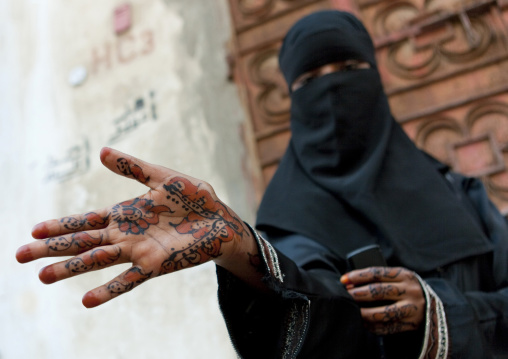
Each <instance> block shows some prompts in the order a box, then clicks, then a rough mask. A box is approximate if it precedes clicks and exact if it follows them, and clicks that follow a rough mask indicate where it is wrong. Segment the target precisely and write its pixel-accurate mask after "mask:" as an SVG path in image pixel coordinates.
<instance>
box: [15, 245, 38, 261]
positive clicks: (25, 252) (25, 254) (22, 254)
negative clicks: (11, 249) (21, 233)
mask: <svg viewBox="0 0 508 359" xmlns="http://www.w3.org/2000/svg"><path fill="white" fill-rule="evenodd" d="M33 259H34V257H33V256H32V251H31V250H30V248H29V247H28V246H22V247H19V248H18V250H17V251H16V260H17V261H18V262H19V263H26V262H30V261H33Z"/></svg>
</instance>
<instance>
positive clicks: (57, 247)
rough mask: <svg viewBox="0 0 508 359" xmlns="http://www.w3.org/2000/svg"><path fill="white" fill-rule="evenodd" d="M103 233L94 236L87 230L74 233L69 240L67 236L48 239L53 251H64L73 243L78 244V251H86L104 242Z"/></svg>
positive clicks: (47, 242) (47, 241)
mask: <svg viewBox="0 0 508 359" xmlns="http://www.w3.org/2000/svg"><path fill="white" fill-rule="evenodd" d="M102 240H103V237H102V235H101V236H100V237H99V238H95V237H92V236H91V235H89V234H88V233H86V232H79V233H74V234H73V235H72V236H71V240H70V241H69V240H68V239H67V238H65V237H53V238H49V239H48V240H46V244H47V245H48V247H49V249H51V250H53V251H57V252H59V251H64V250H66V249H69V248H70V247H72V246H73V245H75V246H77V247H78V248H79V249H78V253H82V252H85V251H87V250H89V249H91V248H94V247H97V246H99V245H100V244H101V243H102Z"/></svg>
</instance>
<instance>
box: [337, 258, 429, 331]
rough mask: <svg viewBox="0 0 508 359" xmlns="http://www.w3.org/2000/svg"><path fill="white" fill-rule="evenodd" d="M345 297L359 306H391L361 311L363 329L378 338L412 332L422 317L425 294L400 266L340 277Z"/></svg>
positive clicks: (420, 322)
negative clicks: (374, 303) (376, 304)
mask: <svg viewBox="0 0 508 359" xmlns="http://www.w3.org/2000/svg"><path fill="white" fill-rule="evenodd" d="M341 282H342V283H343V284H344V285H346V288H347V289H348V292H349V294H351V296H352V297H353V299H354V300H355V301H357V302H358V303H359V304H360V305H361V304H362V303H365V302H376V301H387V300H388V301H392V302H393V304H390V305H381V306H377V307H374V308H361V315H362V318H363V321H364V324H365V326H366V328H367V329H368V330H369V331H371V332H373V333H375V334H378V335H386V334H394V333H399V332H404V331H410V330H416V329H418V328H419V326H420V325H421V324H422V323H423V321H424V317H425V295H424V293H423V290H422V287H421V284H420V282H419V280H418V278H417V277H416V276H415V274H414V273H413V272H412V271H410V270H408V269H405V268H401V267H369V268H365V269H359V270H354V271H351V272H349V273H347V274H345V275H343V276H342V278H341Z"/></svg>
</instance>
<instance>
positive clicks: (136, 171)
mask: <svg viewBox="0 0 508 359" xmlns="http://www.w3.org/2000/svg"><path fill="white" fill-rule="evenodd" d="M116 162H117V163H116V168H118V170H119V171H120V172H121V173H123V174H124V175H125V176H132V177H134V178H135V179H136V180H138V181H139V182H141V183H147V182H148V181H150V176H148V177H146V176H145V174H144V173H143V169H142V168H141V167H140V166H138V165H130V163H129V161H127V160H126V159H125V158H119V159H118V160H116Z"/></svg>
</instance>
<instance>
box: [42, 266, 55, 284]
mask: <svg viewBox="0 0 508 359" xmlns="http://www.w3.org/2000/svg"><path fill="white" fill-rule="evenodd" d="M39 279H40V280H41V282H42V283H44V284H51V283H55V282H56V275H55V270H54V269H53V267H44V268H42V269H41V271H40V272H39Z"/></svg>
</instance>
